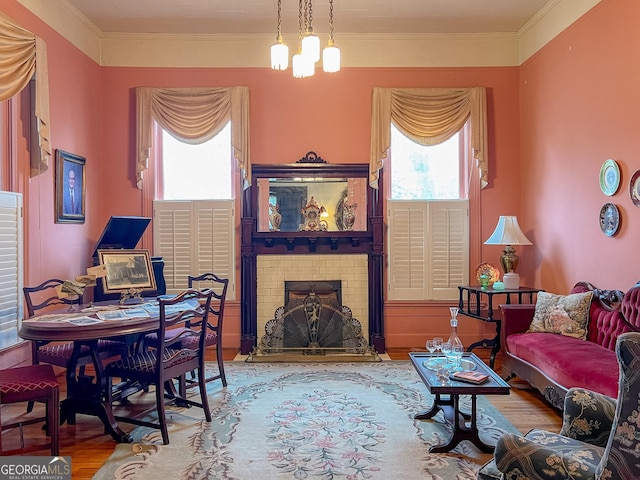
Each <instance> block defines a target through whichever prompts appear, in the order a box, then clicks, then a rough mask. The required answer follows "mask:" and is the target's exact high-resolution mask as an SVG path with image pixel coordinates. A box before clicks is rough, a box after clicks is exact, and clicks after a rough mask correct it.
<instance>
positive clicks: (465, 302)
mask: <svg viewBox="0 0 640 480" xmlns="http://www.w3.org/2000/svg"><path fill="white" fill-rule="evenodd" d="M458 290H459V291H460V300H459V302H458V309H459V312H458V313H460V314H462V315H466V316H467V317H471V318H476V319H478V320H482V321H483V322H492V323H495V324H496V336H495V337H494V338H487V339H483V340H480V341H478V342H475V343H473V344H471V345H469V348H467V351H468V352H470V351H472V350H473V349H474V348H476V347H491V357H490V360H489V366H490V367H491V368H492V369H493V364H494V362H495V359H496V354H497V353H498V351H499V350H500V330H501V329H502V321H501V319H499V318H495V317H494V310H493V297H494V295H506V297H507V298H506V302H502V303H507V304H510V303H511V298H512V297H514V298H517V299H518V303H522V300H523V299H526V300H527V301H528V302H529V303H533V296H534V294H536V293H538V292H541V291H543V290H541V289H538V288H531V287H519V288H514V289H502V290H494V288H493V287H485V288H482V287H481V286H480V285H466V286H459V287H458ZM483 295H486V297H487V310H486V314H485V312H483V311H482V308H481V306H482V302H481V297H482V296H483Z"/></svg>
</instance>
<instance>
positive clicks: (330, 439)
mask: <svg viewBox="0 0 640 480" xmlns="http://www.w3.org/2000/svg"><path fill="white" fill-rule="evenodd" d="M225 369H226V372H227V379H228V383H229V384H228V386H227V387H226V388H223V387H222V386H221V384H220V382H219V381H218V382H211V383H209V384H208V393H209V401H210V406H211V412H212V415H213V421H212V422H211V423H207V422H206V421H205V420H204V415H203V414H202V410H201V409H199V408H196V407H193V408H188V409H186V408H179V407H173V406H170V407H169V408H168V409H167V412H168V417H169V436H170V441H171V443H170V444H169V445H162V439H161V436H160V432H159V431H158V430H154V429H149V428H144V427H137V428H135V429H134V430H133V431H131V435H132V436H133V437H134V440H135V441H134V443H133V444H121V445H117V446H116V449H115V452H114V453H113V455H112V456H111V457H110V458H109V460H108V461H107V463H106V464H105V465H104V466H103V467H102V468H101V469H100V470H99V471H98V472H97V474H96V475H95V476H94V479H96V480H105V479H118V480H121V479H152V478H157V479H160V478H167V479H168V478H171V479H184V480H186V479H194V480H196V479H221V480H249V479H258V478H264V479H270V480H271V479H273V480H289V479H291V480H304V479H309V480H311V479H313V480H338V479H341V480H364V479H381V480H382V479H384V480H388V479H392V478H402V479H408V480H410V479H423V478H430V479H434V480H435V479H447V480H448V479H455V480H464V479H475V478H476V472H477V471H478V469H479V468H480V467H481V466H482V465H483V464H484V463H485V462H486V461H488V460H489V459H490V458H491V455H488V454H484V453H481V452H480V451H478V450H477V449H476V448H475V446H473V445H472V444H471V443H470V442H467V441H464V442H461V443H460V444H459V445H458V446H457V447H456V448H455V449H454V450H453V451H452V452H450V453H447V454H431V453H429V446H431V445H435V444H441V443H446V441H447V440H448V438H449V437H450V435H451V427H450V426H449V425H448V424H446V423H445V422H444V421H443V417H442V414H441V413H439V414H438V415H436V416H435V417H434V418H433V419H430V420H415V419H414V415H415V414H416V413H419V412H421V411H424V410H427V409H428V408H429V407H430V406H431V404H432V402H433V397H432V396H431V395H430V394H429V393H428V391H427V389H426V387H425V386H424V384H423V383H422V382H421V381H420V379H419V377H418V375H417V373H416V372H415V370H414V368H413V367H412V365H411V364H410V363H409V362H400V361H388V362H376V363H363V362H356V363H295V364H281V363H278V364H276V363H272V364H269V363H258V364H256V363H244V362H228V363H227V364H226V365H225ZM196 393H197V392H195V391H194V392H193V395H196ZM140 395H146V396H147V397H153V395H154V394H153V392H151V393H147V394H142V393H141V394H140ZM131 401H132V402H135V401H136V397H133V398H131ZM478 412H479V418H478V425H479V428H480V430H481V438H482V439H483V440H484V441H485V442H486V443H489V444H495V442H496V439H497V438H498V437H499V436H500V435H501V434H502V433H503V432H504V431H509V432H517V430H516V429H515V428H514V427H513V426H512V425H510V424H509V422H508V421H507V420H505V419H504V417H502V416H501V415H500V414H499V412H497V410H496V409H495V408H494V407H493V406H492V405H491V403H490V402H489V401H488V400H487V399H486V398H484V397H479V398H478ZM147 415H148V416H150V417H152V416H153V415H154V412H153V410H149V412H148V413H147ZM127 427H128V426H127V425H126V424H125V425H124V428H125V429H126V428H127Z"/></svg>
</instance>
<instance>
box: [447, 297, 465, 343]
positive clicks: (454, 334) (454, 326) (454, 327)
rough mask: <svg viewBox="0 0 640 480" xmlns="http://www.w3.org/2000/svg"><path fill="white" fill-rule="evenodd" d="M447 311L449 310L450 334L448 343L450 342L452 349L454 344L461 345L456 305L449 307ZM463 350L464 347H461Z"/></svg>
mask: <svg viewBox="0 0 640 480" xmlns="http://www.w3.org/2000/svg"><path fill="white" fill-rule="evenodd" d="M449 311H451V320H450V323H451V336H450V337H449V343H450V344H451V348H452V349H453V346H454V345H460V347H462V340H460V337H459V336H458V311H459V309H458V308H457V307H450V308H449ZM463 350H464V348H463Z"/></svg>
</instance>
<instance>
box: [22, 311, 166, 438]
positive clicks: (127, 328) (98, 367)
mask: <svg viewBox="0 0 640 480" xmlns="http://www.w3.org/2000/svg"><path fill="white" fill-rule="evenodd" d="M114 303H115V304H116V305H117V302H101V303H99V304H91V305H80V306H75V309H74V311H69V310H68V309H65V310H57V311H51V312H48V314H45V315H41V316H36V317H32V318H30V319H26V320H24V321H23V322H22V327H21V328H20V331H19V332H18V335H19V336H20V337H21V338H23V339H25V340H34V341H49V342H60V341H64V342H69V341H72V342H73V344H74V348H73V354H72V357H71V360H70V363H69V367H68V368H67V371H66V381H67V394H66V398H65V399H64V400H62V401H61V407H60V421H61V423H64V422H65V421H66V422H68V423H69V424H75V421H76V414H78V413H79V414H85V415H94V416H97V417H98V418H100V420H101V421H102V423H104V426H105V429H106V432H107V433H109V434H110V435H111V436H112V437H113V438H114V439H115V440H116V441H117V442H119V443H131V442H132V441H133V439H132V437H131V436H130V435H129V434H127V433H126V432H124V431H123V430H121V429H120V427H119V426H118V423H117V421H116V419H115V418H114V415H113V411H112V405H111V404H110V403H109V402H108V401H107V395H106V388H107V384H108V382H107V376H106V373H105V368H104V364H103V359H102V358H101V357H100V355H99V352H98V341H99V340H114V339H115V340H119V341H122V342H123V351H124V349H125V348H126V346H128V347H129V348H134V347H135V343H136V339H138V338H139V337H140V335H143V334H145V333H149V332H152V331H154V330H157V329H158V327H159V324H158V322H159V315H158V314H157V313H155V312H153V311H152V312H151V313H150V315H149V316H147V317H142V316H141V317H130V318H120V319H107V320H102V321H98V319H97V310H96V309H103V308H105V307H108V306H114ZM144 303H145V304H147V305H148V304H152V305H153V301H148V302H144ZM155 304H156V305H157V301H155ZM141 306H142V304H141V303H140V302H138V303H135V304H125V305H123V306H121V307H118V306H115V308H116V309H120V308H122V309H125V308H132V307H141ZM81 317H85V320H84V321H83V320H81V319H80V318H81ZM86 317H89V318H90V319H92V320H94V322H95V323H94V322H91V321H89V320H86ZM73 319H75V320H73ZM74 322H75V323H74ZM83 347H88V350H89V352H90V355H91V359H92V364H93V368H94V372H91V373H92V374H87V373H85V374H83V373H82V372H81V371H80V368H79V367H78V358H79V357H80V354H81V351H82V350H83ZM85 352H86V349H85V351H83V352H82V354H83V355H85V354H86V353H85ZM145 387H146V386H145V385H140V384H128V383H127V382H123V383H121V384H118V385H114V387H113V388H114V389H115V390H117V392H115V394H113V395H112V398H113V400H114V401H119V400H123V399H125V398H127V397H128V396H129V395H132V394H133V393H136V392H138V391H140V390H142V389H143V388H145Z"/></svg>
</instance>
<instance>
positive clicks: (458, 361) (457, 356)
mask: <svg viewBox="0 0 640 480" xmlns="http://www.w3.org/2000/svg"><path fill="white" fill-rule="evenodd" d="M463 352H464V347H463V346H462V345H452V346H451V354H452V356H453V358H454V361H455V367H454V370H462V353H463Z"/></svg>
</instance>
